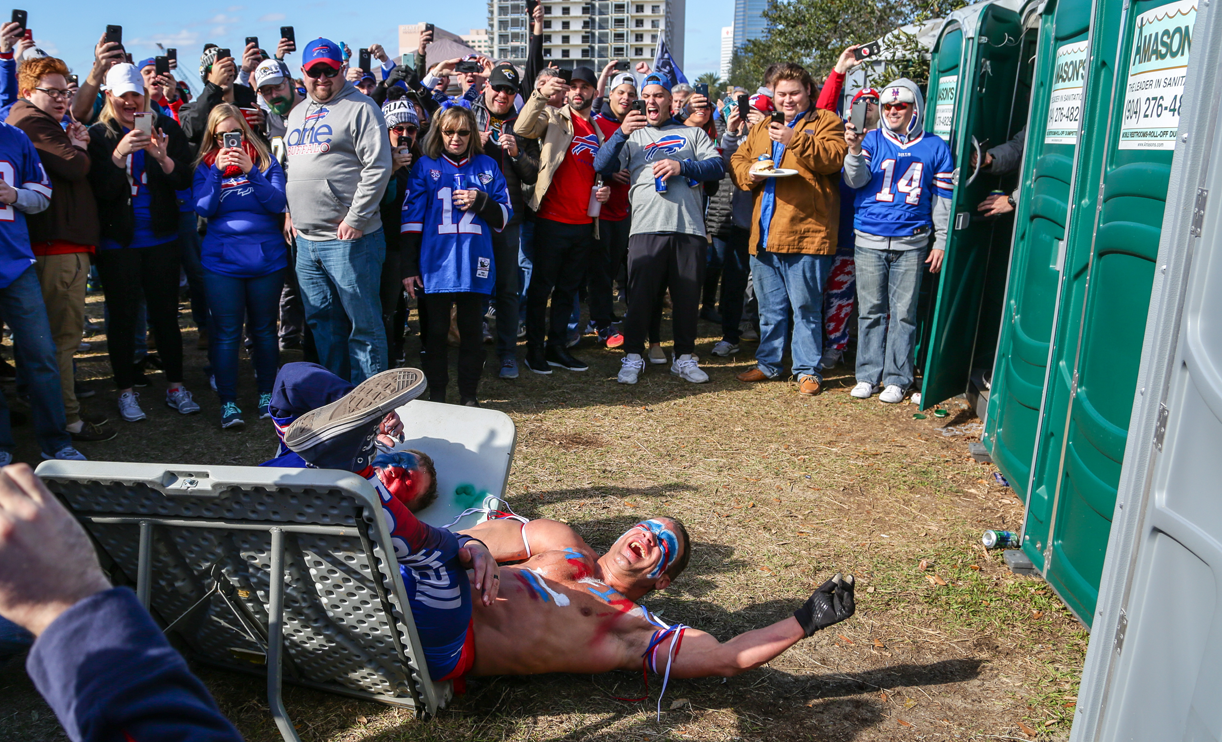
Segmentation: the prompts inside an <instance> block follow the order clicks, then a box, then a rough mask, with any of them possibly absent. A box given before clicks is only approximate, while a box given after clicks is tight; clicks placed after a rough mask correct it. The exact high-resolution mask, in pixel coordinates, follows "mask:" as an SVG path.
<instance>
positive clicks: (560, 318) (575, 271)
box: [526, 219, 594, 348]
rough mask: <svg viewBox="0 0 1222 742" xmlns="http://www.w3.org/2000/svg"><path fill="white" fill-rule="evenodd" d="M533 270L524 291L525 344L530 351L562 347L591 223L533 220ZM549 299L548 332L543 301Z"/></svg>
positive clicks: (582, 272) (583, 269)
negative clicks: (550, 304) (548, 346)
mask: <svg viewBox="0 0 1222 742" xmlns="http://www.w3.org/2000/svg"><path fill="white" fill-rule="evenodd" d="M534 243H535V255H534V269H533V271H532V273H531V277H530V288H529V289H528V290H527V292H526V342H527V344H528V345H529V346H530V347H532V348H542V347H543V346H544V341H545V340H546V343H547V344H548V345H559V346H561V347H563V346H564V341H565V339H566V338H567V337H568V324H569V315H570V314H572V313H573V298H574V297H575V296H577V291H578V289H579V288H580V287H581V280H582V279H583V278H584V277H585V273H586V260H587V259H588V256H589V254H590V250H591V249H593V245H594V225H593V224H562V223H561V222H553V221H551V220H549V219H535V238H534ZM549 297H550V298H551V300H552V313H551V322H550V331H549V322H548V314H547V300H548V298H549Z"/></svg>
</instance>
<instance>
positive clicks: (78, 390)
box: [72, 381, 98, 399]
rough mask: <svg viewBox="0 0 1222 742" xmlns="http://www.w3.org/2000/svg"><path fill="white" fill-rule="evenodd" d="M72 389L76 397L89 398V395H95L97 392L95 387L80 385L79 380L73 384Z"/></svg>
mask: <svg viewBox="0 0 1222 742" xmlns="http://www.w3.org/2000/svg"><path fill="white" fill-rule="evenodd" d="M72 390H73V394H75V395H76V398H77V399H89V398H90V397H96V396H97V394H98V390H97V389H92V388H90V387H87V386H82V385H81V383H80V382H79V381H78V382H76V383H74V384H73V387H72Z"/></svg>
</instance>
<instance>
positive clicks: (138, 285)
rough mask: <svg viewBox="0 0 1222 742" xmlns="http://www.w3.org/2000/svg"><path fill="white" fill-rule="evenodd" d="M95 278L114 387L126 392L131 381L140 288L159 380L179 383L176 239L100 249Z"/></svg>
mask: <svg viewBox="0 0 1222 742" xmlns="http://www.w3.org/2000/svg"><path fill="white" fill-rule="evenodd" d="M97 261H98V276H99V277H100V278H101V279H102V290H103V292H104V293H105V295H106V308H107V311H108V312H109V313H110V322H109V325H108V326H107V328H106V346H107V348H108V349H109V351H110V368H111V371H112V372H113V373H114V376H115V386H116V387H117V388H119V389H131V388H132V385H133V384H134V383H135V380H136V377H135V364H134V361H135V355H136V315H137V314H138V313H139V310H140V296H141V290H142V289H143V294H144V301H145V303H146V304H147V306H148V321H149V324H150V325H152V327H153V334H154V335H155V336H156V338H157V353H158V354H159V355H160V356H161V362H162V363H163V364H164V365H165V379H166V381H168V382H171V383H181V382H182V332H181V331H180V330H179V329H178V273H179V265H180V263H179V254H178V240H177V239H175V240H171V241H170V242H167V243H165V244H162V245H154V246H153V247H140V248H130V247H121V248H115V249H111V250H106V249H101V250H98V254H97Z"/></svg>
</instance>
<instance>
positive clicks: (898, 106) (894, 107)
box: [883, 103, 908, 111]
mask: <svg viewBox="0 0 1222 742" xmlns="http://www.w3.org/2000/svg"><path fill="white" fill-rule="evenodd" d="M883 110H884V111H907V110H908V104H907V103H884V104H883Z"/></svg>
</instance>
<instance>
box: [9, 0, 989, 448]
mask: <svg viewBox="0 0 1222 742" xmlns="http://www.w3.org/2000/svg"><path fill="white" fill-rule="evenodd" d="M542 15H543V12H542V8H541V6H539V5H538V4H536V5H535V6H534V8H533V9H532V18H531V21H532V23H533V28H532V31H533V33H532V36H531V45H530V51H529V55H528V59H527V61H526V64H525V65H524V67H518V66H515V65H513V64H511V63H508V62H501V63H499V64H498V63H496V62H495V61H494V60H491V59H488V58H486V57H483V56H479V55H474V54H473V55H468V56H467V57H462V58H455V59H444V60H438V59H435V58H434V59H430V57H429V48H430V46H431V45H432V43H433V31H432V30H431V29H430V30H426V31H425V32H424V33H423V34H421V36H420V47H419V49H418V53H417V54H416V63H415V64H414V65H407V64H399V63H398V62H397V61H396V60H395V59H392V58H391V57H389V56H388V55H387V54H386V52H385V50H384V49H383V47H382V46H380V45H378V44H371V45H370V46H369V47H368V49H362V50H361V53H360V54H359V55H357V57H358V59H359V61H357V60H354V59H353V56H354V55H353V51H352V50H351V49H350V48H348V47H347V46H346V45H343V44H337V43H334V42H332V41H330V40H328V39H325V38H317V39H314V40H312V41H309V42H308V43H306V44H304V45H303V46H302V47H301V49H300V51H299V50H298V48H297V45H296V41H295V40H294V39H292V38H281V39H278V40H277V43H276V46H275V50H274V52H273V53H272V54H268V53H267V52H266V51H264V50H263V49H262V48H260V46H259V45H258V41H257V39H248V43H247V44H246V45H245V46H244V47H243V48H242V49H240V50H237V49H235V50H233V51H237V53H236V54H234V53H232V52H231V50H230V49H227V48H223V47H221V46H218V45H217V44H207V45H205V47H204V49H203V51H202V54H201V56H200V58H199V66H198V71H197V74H198V75H199V80H198V84H197V85H196V87H199V88H201V92H200V93H199V95H198V96H196V97H194V98H193V99H192V96H191V94H190V89H189V87H190V86H186V85H183V84H182V83H181V82H180V80H179V79H178V78H179V77H180V76H184V75H189V74H195V73H196V71H195V70H191V71H190V72H188V71H187V70H186V69H185V67H186V65H184V66H183V68H180V67H179V65H178V59H177V52H176V51H175V52H174V53H173V54H170V53H169V52H168V51H167V55H166V56H164V57H153V58H148V59H143V60H140V61H137V62H133V61H132V58H131V55H130V54H128V53H127V51H126V50H125V48H124V47H123V44H122V41H121V39H119V38H113V37H112V36H110V35H108V34H103V35H102V37H101V38H100V39H99V41H98V43H97V45H96V47H95V49H94V57H95V60H94V64H93V66H92V68H91V69H90V70H89V71H88V73H87V75H86V76H85V77H84V79H83V80H81V81H80V83H79V86H78V84H77V81H78V78H77V76H76V75H71V74H70V72H69V70H68V68H67V66H66V65H65V64H64V62H62V61H61V60H59V59H55V58H53V57H50V56H48V55H46V54H45V53H44V52H42V51H40V50H39V49H38V48H37V46H36V45H35V44H34V42H33V40H32V39H31V38H30V34H28V33H27V32H26V29H24V28H23V27H22V26H21V24H19V23H16V22H10V23H8V24H5V25H3V26H2V27H0V76H7V77H8V78H10V79H9V80H8V81H4V82H3V84H0V105H3V107H4V113H5V115H6V117H7V122H8V125H7V126H6V127H5V128H4V129H3V131H2V132H0V134H2V135H3V136H2V137H0V145H3V147H4V148H5V152H4V154H3V158H2V159H3V161H4V162H6V163H12V165H11V167H12V168H14V171H13V172H5V173H3V174H0V175H3V184H2V185H0V204H2V205H3V209H4V210H5V211H7V212H8V214H9V216H8V219H7V222H0V232H2V233H0V242H2V243H3V248H4V258H3V261H0V282H2V283H3V284H4V285H3V287H0V315H2V317H3V321H4V322H5V323H6V324H7V325H8V326H9V327H10V328H11V329H12V331H13V336H14V340H15V357H16V360H17V366H18V368H19V373H20V376H21V382H22V385H21V388H22V390H23V394H25V395H26V396H28V398H29V401H30V409H31V410H32V417H33V423H34V427H35V430H36V434H37V438H38V441H39V444H40V446H41V448H42V450H43V455H44V456H45V457H47V458H68V459H73V458H84V457H83V455H82V454H81V453H80V452H79V451H78V450H77V449H76V447H75V444H76V443H78V442H91V441H99V440H105V439H107V438H110V437H113V436H114V435H116V434H117V427H119V426H121V425H122V423H123V422H136V421H140V420H144V419H145V418H146V415H145V413H144V411H143V409H142V407H141V404H142V402H141V400H140V391H139V389H141V388H145V387H147V386H148V384H149V379H148V376H147V375H146V371H148V370H150V369H152V368H156V369H159V370H161V371H162V372H163V373H164V381H165V384H166V392H165V395H166V396H165V402H166V404H167V405H168V406H169V407H170V408H172V409H174V410H176V411H177V412H179V413H181V414H184V415H187V414H194V413H197V412H199V410H200V405H199V404H198V402H197V401H196V399H195V397H194V396H193V392H192V391H188V389H187V387H186V381H187V378H186V377H187V373H186V371H187V370H186V369H184V368H183V339H182V333H181V331H180V326H179V317H178V315H179V309H178V304H179V298H180V289H179V287H180V285H181V286H183V287H184V288H185V292H186V294H187V295H188V296H189V300H190V307H191V317H192V319H193V321H194V324H195V326H196V328H197V329H198V343H199V346H200V348H201V349H206V350H207V351H208V363H207V365H206V367H205V368H203V369H201V370H202V371H203V373H204V377H203V378H204V379H206V382H207V384H208V385H209V386H211V387H212V389H213V390H214V391H215V394H216V395H217V397H218V400H219V403H220V405H219V406H220V410H221V413H220V420H219V423H220V425H221V426H222V427H223V428H226V429H240V428H242V427H244V426H245V425H246V420H247V418H248V417H254V416H258V417H260V418H266V417H268V416H269V412H268V403H269V400H270V396H271V384H272V381H273V379H274V376H275V373H276V369H277V368H278V367H279V365H280V362H281V361H280V354H281V352H282V351H286V350H294V351H297V350H301V351H302V352H304V354H305V358H306V360H311V361H314V360H316V361H318V362H319V363H320V364H322V365H323V366H324V367H326V368H327V369H329V370H330V371H332V372H333V373H335V374H336V375H338V376H339V377H341V378H342V379H345V380H347V381H350V382H351V383H360V382H361V381H363V380H365V379H367V378H370V377H371V376H373V375H374V374H376V373H378V372H380V371H383V370H385V369H387V368H391V367H395V366H398V365H403V364H406V363H408V362H409V359H407V358H406V357H405V353H404V347H405V344H404V338H405V335H406V334H408V333H410V332H412V331H413V329H418V331H419V333H420V335H421V343H420V346H421V350H420V359H419V361H418V365H419V366H420V367H421V368H423V369H424V370H425V372H426V375H427V377H428V380H429V382H430V395H431V398H432V399H433V400H434V401H445V400H446V399H447V381H448V368H449V366H448V360H447V356H448V348H449V347H452V346H456V347H457V348H458V395H457V396H458V399H457V401H458V402H459V403H460V404H465V405H475V406H478V404H479V384H480V380H481V378H482V377H483V376H484V373H485V366H486V359H485V350H484V347H483V346H484V344H492V345H493V347H494V348H495V351H496V363H495V364H493V365H492V367H491V370H490V372H489V373H490V375H495V376H496V377H498V378H499V379H502V380H512V379H516V378H518V377H519V369H520V366H519V363H520V362H521V363H522V364H524V365H525V368H526V370H529V371H531V372H533V373H536V374H551V373H553V372H554V371H555V370H560V371H561V372H565V371H567V372H583V371H586V370H587V369H588V368H589V363H588V357H587V358H586V359H583V358H582V357H581V356H582V355H585V352H584V351H582V350H581V349H580V348H579V346H580V344H582V343H583V342H584V343H585V344H586V346H587V347H590V346H593V347H596V348H599V349H603V350H608V351H613V352H619V353H622V362H621V368H620V372H619V374H618V377H617V378H618V381H619V382H620V383H624V384H635V383H637V382H638V380H639V379H640V376H641V374H642V373H644V371H645V369H646V367H647V366H648V365H654V364H656V365H665V364H667V363H669V364H670V371H671V373H672V374H673V375H675V376H677V377H678V378H679V379H681V380H683V381H687V382H691V383H703V382H707V381H708V380H709V374H708V371H707V370H706V369H704V368H701V365H700V356H701V354H702V353H705V352H707V353H708V354H710V355H712V356H715V357H721V358H728V357H735V356H740V355H744V354H745V353H750V352H751V351H750V350H747V351H744V343H746V342H752V341H753V342H755V343H756V346H755V348H754V361H755V363H754V365H753V367H752V368H750V369H748V370H747V371H745V372H743V373H740V374H738V376H737V379H738V380H739V381H741V382H743V383H747V384H753V383H761V382H766V381H769V380H786V379H791V380H792V381H793V382H795V383H796V390H797V392H798V393H799V394H802V395H807V396H810V395H815V394H818V393H820V391H821V390H822V387H823V375H824V373H826V372H827V371H828V370H829V369H831V368H834V367H835V366H836V365H837V364H839V363H842V362H844V361H845V360H846V359H845V358H844V352H845V350H846V348H847V347H848V342H849V339H850V336H851V334H852V333H851V332H850V329H851V326H850V319H851V317H852V316H854V314H856V316H857V317H858V323H857V333H856V334H857V338H858V344H857V348H858V352H857V357H856V359H854V360H855V364H853V365H854V367H855V373H856V376H857V385H856V386H855V387H854V388H853V390H852V392H851V393H852V396H853V397H855V398H859V399H864V398H868V397H870V396H873V395H874V394H879V398H880V399H881V401H883V402H888V403H894V402H899V401H902V400H903V399H904V397H905V395H906V394H907V392H908V391H909V389H910V387H911V386H912V385H913V382H914V380H913V376H914V369H913V356H914V345H915V331H916V305H917V296H918V294H919V290H920V284H921V281H922V279H923V277H925V276H927V275H928V274H929V273H936V272H937V271H938V270H939V268H940V265H941V262H942V260H941V256H942V252H943V248H944V245H945V239H946V228H947V221H948V215H949V199H948V197H949V189H950V179H951V173H952V171H953V169H954V167H953V164H952V163H951V158H950V151H949V149H948V147H947V145H946V143H945V142H944V141H942V140H941V139H940V138H938V137H936V136H934V135H931V134H926V133H925V132H924V131H923V130H922V126H921V122H922V120H923V118H924V114H923V111H922V108H923V103H924V102H923V100H922V95H921V91H920V89H919V88H918V87H917V86H916V85H915V84H913V83H911V82H910V81H908V80H903V79H900V80H896V81H893V82H891V83H888V84H887V85H886V86H885V87H883V88H881V89H879V90H874V89H867V90H863V91H861V92H860V93H858V94H857V97H856V98H855V99H854V103H853V106H854V108H855V110H856V109H857V108H860V110H861V111H864V116H861V117H860V118H859V119H857V124H856V125H854V124H853V123H846V121H847V119H849V118H850V114H851V112H850V111H847V110H840V109H841V108H842V106H841V100H842V92H843V86H844V83H845V79H846V74H847V72H848V71H849V70H850V69H851V68H852V67H853V66H854V65H855V64H857V62H858V60H857V58H856V55H855V50H856V48H857V47H850V48H849V49H847V50H846V51H845V52H844V54H842V55H841V57H840V59H839V61H838V62H837V64H836V66H835V68H834V69H833V70H831V71H830V72H828V73H827V74H826V75H815V74H812V71H811V70H806V69H804V68H802V67H801V66H799V65H797V64H794V63H792V62H779V63H777V64H774V65H772V66H771V67H770V68H769V69H768V71H767V74H766V76H765V79H763V80H761V81H760V82H761V85H760V87H759V88H758V89H757V90H755V91H748V90H744V89H742V88H732V89H731V88H727V89H725V90H724V91H717V90H714V91H710V90H709V87H708V85H695V86H693V85H690V84H687V83H686V82H682V81H680V80H674V79H671V78H670V77H669V76H668V74H669V71H670V68H669V67H668V68H667V71H654V70H651V69H650V67H649V65H646V64H638V65H636V67H635V68H632V69H628V65H627V63H624V62H620V61H619V60H612V62H611V63H610V64H608V65H607V66H606V67H605V68H604V69H602V70H597V71H596V70H593V69H590V68H587V67H581V66H578V67H576V68H573V69H559V68H558V67H555V66H550V65H545V60H544V58H543V54H542V41H541V39H542V29H543V20H542ZM185 51H186V50H184V52H185ZM295 56H296V57H298V58H297V59H295V60H294V59H292V58H293V57H295ZM434 56H435V55H434ZM820 79H821V82H820ZM990 157H992V155H990ZM94 282H96V283H98V284H100V286H101V289H102V291H103V292H104V297H105V309H106V337H107V350H108V353H109V361H110V367H111V373H112V375H113V379H114V386H115V390H116V395H117V398H116V401H117V409H118V413H119V414H118V418H119V421H121V422H118V425H116V424H111V423H109V422H108V421H107V420H105V419H104V417H105V416H102V417H98V418H89V417H87V416H84V415H82V412H81V406H80V403H79V394H78V392H82V391H83V390H82V388H81V386H80V385H79V384H78V383H77V382H76V379H75V369H74V365H75V364H74V362H73V355H74V353H75V352H76V350H77V348H78V347H79V346H80V342H81V338H82V333H83V329H84V326H85V312H84V306H85V295H86V290H87V286H88V285H91V284H92V283H94ZM38 296H41V299H42V301H36V299H37V298H38ZM583 306H584V308H583ZM665 308H669V310H670V313H671V317H672V322H673V325H672V337H673V346H672V347H671V349H670V350H671V352H670V354H669V356H668V355H667V353H666V351H664V350H663V348H662V344H661V332H660V330H661V321H662V317H663V314H664V309H665ZM413 310H414V313H415V316H413ZM583 312H584V316H585V317H586V319H585V321H583ZM701 320H704V321H707V322H710V323H713V324H714V325H719V329H720V339H719V340H717V341H716V342H715V343H714V344H713V345H712V346H711V347H710V348H707V349H704V348H700V347H698V338H699V334H700V333H699V329H698V323H699V322H700V321H701ZM523 340H524V341H525V343H524V344H525V348H524V349H521V351H520V349H519V345H520V344H521V342H522V341H523ZM154 346H155V351H156V352H155V355H154V354H151V353H150V350H151V349H152V348H153V347H154ZM243 347H245V348H246V350H247V351H248V353H249V357H250V359H251V361H252V365H253V367H254V372H255V378H256V388H257V393H258V398H257V401H255V403H254V412H253V413H252V414H249V415H248V414H247V412H244V411H243V409H242V406H243V401H242V400H240V399H239V393H238V377H239V367H240V358H241V350H242V349H243ZM575 350H576V351H577V352H576V353H575V352H574V351H575ZM410 362H411V363H412V365H416V364H417V361H416V359H415V358H412V359H410ZM880 392H881V393H880ZM85 393H89V392H87V391H86V392H85ZM145 404H147V403H145ZM246 405H247V410H250V406H249V401H247V403H246ZM10 427H11V426H10V425H9V424H8V421H7V408H6V407H4V406H3V405H0V463H7V459H8V458H9V457H11V450H12V448H13V443H12V436H11V433H10V432H9V430H10Z"/></svg>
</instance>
